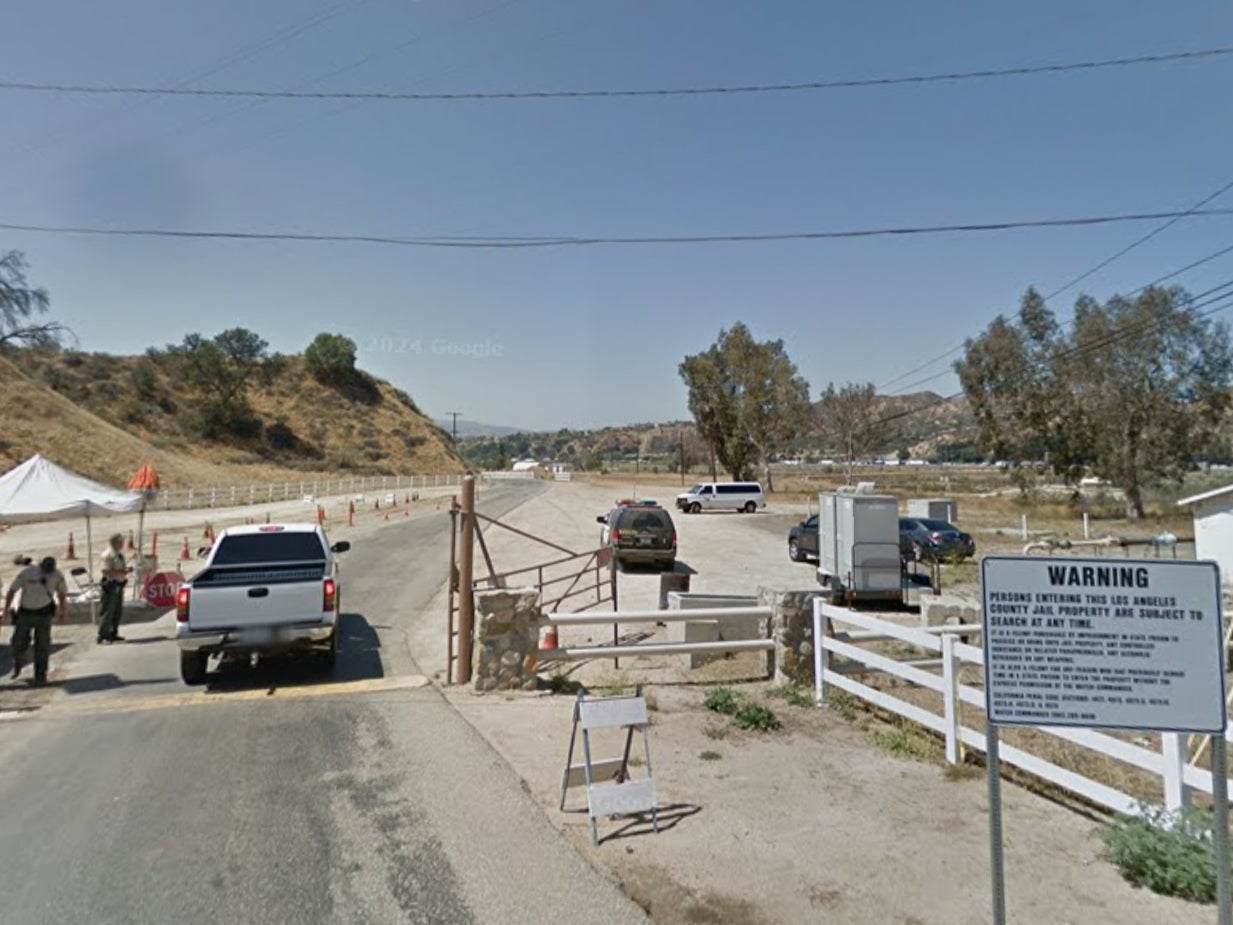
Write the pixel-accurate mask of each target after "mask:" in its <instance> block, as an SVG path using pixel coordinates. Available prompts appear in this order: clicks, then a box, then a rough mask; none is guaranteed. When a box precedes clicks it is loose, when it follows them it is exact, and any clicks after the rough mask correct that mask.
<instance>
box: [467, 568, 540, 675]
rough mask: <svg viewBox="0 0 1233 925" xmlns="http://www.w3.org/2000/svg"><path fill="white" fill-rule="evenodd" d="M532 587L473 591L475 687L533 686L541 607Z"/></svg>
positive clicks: (537, 593) (537, 655) (537, 594)
mask: <svg viewBox="0 0 1233 925" xmlns="http://www.w3.org/2000/svg"><path fill="white" fill-rule="evenodd" d="M538 598H539V592H538V591H536V589H535V588H501V589H497V590H493V591H477V592H476V594H475V671H474V674H473V678H474V680H475V689H476V690H477V691H498V690H502V691H513V690H524V691H533V690H535V687H536V683H537V678H536V673H535V672H536V668H537V662H538V659H539V654H538V653H539V621H540V611H539V605H538V604H537V603H536V601H537V600H538Z"/></svg>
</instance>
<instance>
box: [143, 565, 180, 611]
mask: <svg viewBox="0 0 1233 925" xmlns="http://www.w3.org/2000/svg"><path fill="white" fill-rule="evenodd" d="M182 584H184V576H183V575H181V574H180V573H179V572H159V573H157V574H155V575H151V576H150V578H149V579H148V580H147V581H146V584H145V587H143V588H142V589H141V596H142V597H143V598H145V600H146V603H147V604H149V605H150V606H152V607H174V606H175V605H176V592H177V591H179V590H180V585H182Z"/></svg>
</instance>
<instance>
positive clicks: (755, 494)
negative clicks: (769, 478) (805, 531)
mask: <svg viewBox="0 0 1233 925" xmlns="http://www.w3.org/2000/svg"><path fill="white" fill-rule="evenodd" d="M676 506H677V507H678V508H680V509H681V510H682V511H685V512H686V513H688V514H697V513H699V512H701V511H744V512H745V513H746V514H752V513H753V512H754V511H756V510H758V508H763V507H766V498H765V497H764V496H763V494H762V486H761V485H759V484H758V483H757V482H700V483H699V484H697V485H695V486H694V487H693V488H691V489H689V491H686V492H682V493H681V494H679V495H677V496H676Z"/></svg>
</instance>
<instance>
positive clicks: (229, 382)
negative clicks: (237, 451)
mask: <svg viewBox="0 0 1233 925" xmlns="http://www.w3.org/2000/svg"><path fill="white" fill-rule="evenodd" d="M268 349H269V345H268V344H267V343H266V342H265V341H264V340H263V339H262V338H261V337H259V336H258V335H257V334H255V333H253V332H252V331H249V330H247V329H245V328H229V329H228V330H226V331H223V332H222V333H221V334H216V335H215V336H214V337H212V338H205V337H202V336H201V335H200V334H189V335H187V336H186V337H185V338H184V341H183V342H182V343H180V344H176V345H172V346H170V347H168V348H167V353H168V355H169V356H170V357H171V359H172V360H173V362H175V363H176V365H177V366H178V369H179V373H180V376H181V379H182V381H183V382H184V384H185V385H187V386H188V387H189V388H191V389H193V390H194V391H196V392H197V393H198V395H199V396H200V404H199V407H198V408H197V416H196V417H197V419H196V422H195V423H196V429H197V430H199V431H200V432H201V433H202V434H204V435H206V436H223V435H225V434H227V433H231V434H233V435H237V436H242V435H245V434H246V433H247V432H248V431H249V430H250V429H252V427H253V426H254V425H253V415H252V410H251V409H250V408H249V406H248V391H247V390H248V386H249V385H250V383H251V382H252V380H253V378H254V377H256V376H257V375H258V374H259V373H260V372H261V371H262V366H263V362H264V360H265V359H266V357H267V355H268Z"/></svg>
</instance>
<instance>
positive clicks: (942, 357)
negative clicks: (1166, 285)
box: [877, 180, 1233, 394]
mask: <svg viewBox="0 0 1233 925" xmlns="http://www.w3.org/2000/svg"><path fill="white" fill-rule="evenodd" d="M1231 189H1233V180H1230V181H1229V182H1228V183H1226V184H1225V185H1224V186H1222V187H1220V188H1219V189H1218V190H1216V191H1215V192H1214V193H1211V194H1210V195H1208V196H1204V197H1203V198H1202V199H1200V200H1199V201H1198V202H1196V203H1195V204H1194V205H1193V206H1191V207H1190V208H1189V209H1187V210H1186V211H1185V212H1183V213H1182V214H1180V215H1176V216H1174V217H1172V218H1170V219H1169V220H1168V221H1166V222H1165V223H1164V224H1162V225H1160V226H1158V227H1157V228H1154V229H1153V230H1151V231H1149V232H1148V233H1147V234H1145V235H1144V236H1143V237H1141V238H1138V239H1136V240H1135V241H1134V242H1132V243H1131V244H1129V245H1127V246H1126V247H1123V248H1122V249H1121V250H1119V251H1118V252H1117V253H1115V254H1112V255H1111V256H1109V257H1106V258H1105V259H1104V260H1102V261H1101V262H1100V263H1098V264H1096V266H1094V267H1092V268H1091V269H1090V270H1087V271H1086V272H1084V273H1081V274H1079V275H1078V276H1076V277H1075V278H1074V279H1072V280H1071V281H1070V282H1068V283H1067V284H1066V285H1064V286H1061V287H1059V288H1057V289H1054V290H1053V291H1052V292H1050V293H1049V294H1048V295H1047V296H1045V297H1044V302H1045V303H1046V304H1048V302H1049V300H1050V299H1053V298H1055V297H1056V296H1058V295H1061V294H1062V293H1063V292H1065V291H1066V290H1067V289H1069V288H1071V287H1072V286H1074V285H1076V284H1078V283H1081V282H1082V281H1083V280H1085V279H1087V278H1088V277H1090V276H1092V275H1093V274H1095V273H1098V272H1099V271H1101V270H1103V269H1104V268H1105V267H1107V266H1109V264H1111V263H1113V262H1114V261H1115V260H1119V259H1121V258H1122V257H1124V256H1126V255H1127V254H1129V253H1130V252H1131V251H1132V250H1134V249H1135V248H1136V247H1138V246H1139V245H1141V244H1146V243H1147V242H1148V241H1150V240H1151V239H1152V238H1154V237H1156V236H1157V235H1158V234H1160V233H1161V232H1163V231H1167V230H1168V229H1169V228H1171V227H1173V226H1174V225H1175V224H1177V223H1178V222H1180V221H1181V220H1182V219H1183V218H1187V217H1189V216H1191V215H1195V214H1199V212H1198V210H1200V209H1202V208H1203V206H1205V205H1207V204H1208V203H1209V202H1211V201H1212V200H1214V199H1218V198H1219V197H1221V196H1223V195H1224V194H1225V193H1227V192H1228V191H1229V190H1231ZM1230 251H1233V245H1231V246H1229V247H1225V248H1222V249H1220V250H1218V251H1216V252H1215V253H1214V254H1209V255H1208V256H1206V257H1203V258H1201V259H1199V260H1196V261H1195V262H1194V263H1191V264H1188V265H1187V266H1184V267H1182V268H1181V269H1180V270H1174V271H1173V272H1172V273H1167V274H1165V275H1164V276H1162V277H1160V278H1159V279H1155V280H1152V282H1150V283H1147V284H1146V285H1144V286H1141V287H1140V288H1139V289H1138V290H1136V292H1135V293H1131V294H1132V295H1134V294H1137V293H1138V292H1142V291H1143V290H1144V289H1146V288H1148V286H1155V285H1157V284H1159V283H1163V282H1165V281H1166V280H1169V279H1173V278H1174V277H1175V276H1180V275H1181V274H1183V273H1185V272H1187V271H1189V270H1193V269H1194V268H1195V267H1198V266H1202V265H1203V264H1205V263H1207V262H1208V261H1211V260H1215V259H1216V258H1217V257H1222V256H1224V255H1225V254H1227V253H1229V252H1230ZM961 350H963V344H957V345H956V346H954V347H951V348H950V349H949V350H947V351H946V352H945V353H940V354H938V355H937V356H936V357H933V358H932V359H929V360H926V361H925V362H924V363H921V364H919V365H917V366H913V367H912V368H911V369H909V370H908V371H907V372H906V373H900V374H899V375H898V376H896V377H895V378H894V379H891V380H889V381H887V382H884V383H882V384H881V385H880V386H878V388H877V391H879V392H881V391H882V390H883V389H885V388H887V387H889V386H892V385H894V384H895V383H897V382H902V381H903V380H904V379H907V378H908V377H909V376H912V375H915V374H916V373H918V372H920V371H921V370H925V369H928V368H929V367H930V366H933V365H934V364H935V363H940V362H941V361H942V360H948V359H950V358H951V357H953V356H955V355H956V354H957V353H959V352H960V351H961ZM948 372H949V371H947V370H944V371H942V372H939V373H935V374H934V375H932V376H929V377H928V378H926V379H920V380H917V381H916V382H913V383H910V384H908V385H905V386H901V387H900V388H899V389H898V392H899V394H903V393H904V392H906V391H908V390H909V389H911V388H914V387H916V386H919V385H924V384H925V383H928V382H932V381H933V380H934V379H940V378H941V377H942V376H945V375H947V374H948Z"/></svg>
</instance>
